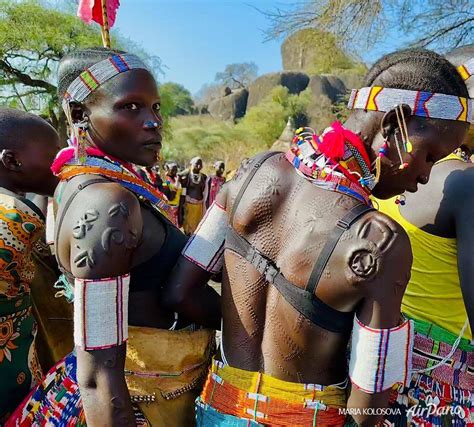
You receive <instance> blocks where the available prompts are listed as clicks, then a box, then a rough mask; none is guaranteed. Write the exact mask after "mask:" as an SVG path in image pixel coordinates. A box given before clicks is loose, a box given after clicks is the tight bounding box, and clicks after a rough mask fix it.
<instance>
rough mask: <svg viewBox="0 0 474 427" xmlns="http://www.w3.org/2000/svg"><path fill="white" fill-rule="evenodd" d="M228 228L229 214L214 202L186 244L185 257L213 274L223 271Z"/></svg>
mask: <svg viewBox="0 0 474 427" xmlns="http://www.w3.org/2000/svg"><path fill="white" fill-rule="evenodd" d="M227 228H228V220H227V213H226V211H225V209H224V208H223V207H222V206H220V205H219V204H218V203H216V202H214V203H213V204H212V206H211V207H210V208H209V209H208V211H207V212H206V214H205V215H204V218H203V219H202V220H201V222H200V223H199V226H198V228H197V229H196V230H195V232H194V234H193V235H192V236H191V238H190V239H189V240H188V242H187V243H186V246H185V247H184V249H183V255H184V257H186V258H187V259H189V260H190V261H191V262H193V263H195V264H197V265H199V266H200V267H201V268H203V269H204V270H206V271H209V272H211V273H217V272H219V271H221V269H222V263H223V255H224V241H225V236H226V233H227Z"/></svg>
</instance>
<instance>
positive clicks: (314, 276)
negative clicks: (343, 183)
mask: <svg viewBox="0 0 474 427" xmlns="http://www.w3.org/2000/svg"><path fill="white" fill-rule="evenodd" d="M276 154H281V153H278V152H267V153H265V154H264V155H263V156H262V157H260V158H259V159H258V160H257V161H256V162H255V163H254V164H253V167H252V169H251V171H250V172H249V174H248V175H247V177H246V179H245V181H244V183H243V184H242V187H241V188H240V190H239V192H238V194H237V197H236V199H235V201H234V204H233V206H232V212H231V215H230V226H229V229H228V233H227V237H226V248H227V249H230V250H232V251H234V252H236V253H237V254H239V255H240V256H242V257H243V258H245V259H246V260H247V261H249V262H250V264H252V266H254V268H255V269H256V270H257V271H258V272H259V273H260V274H262V275H264V276H265V279H266V280H267V281H268V283H271V284H272V285H274V286H275V287H276V288H277V289H278V291H279V292H280V293H281V294H282V295H283V297H284V298H285V300H286V301H287V302H288V303H289V304H290V305H291V306H292V307H293V308H295V309H296V310H297V311H298V312H299V313H301V314H302V315H303V316H304V317H306V318H307V319H308V320H310V321H311V322H313V323H314V324H316V325H318V326H320V327H322V328H324V329H326V330H328V331H331V332H336V333H341V334H349V333H350V332H351V330H352V323H353V319H354V312H342V311H339V310H335V309H334V308H332V307H330V306H329V305H327V304H326V303H324V302H323V301H321V300H320V299H319V298H318V297H317V296H316V295H315V290H316V287H317V286H318V283H319V280H320V278H321V276H322V274H323V272H324V269H325V268H326V265H327V263H328V262H329V259H330V257H331V255H332V253H333V252H334V249H335V248H336V246H337V243H338V242H339V239H340V238H341V236H342V234H343V233H344V232H345V231H346V230H348V229H349V228H350V226H351V225H352V224H353V223H354V222H355V221H357V220H358V219H359V218H360V217H362V216H363V215H365V214H366V213H367V212H370V211H373V210H374V208H372V207H371V206H368V205H365V204H362V203H360V204H357V205H355V206H354V207H353V208H352V209H350V210H349V212H347V213H346V215H344V217H343V218H342V219H339V220H338V221H337V222H336V224H335V227H334V228H333V229H332V231H331V234H330V236H329V238H328V240H327V241H326V244H325V245H324V247H323V249H322V251H321V253H320V255H319V258H318V259H317V261H316V263H315V264H314V267H313V271H312V272H311V275H310V278H309V280H308V283H307V284H306V287H305V288H304V289H302V288H299V287H298V286H296V285H294V284H293V283H291V282H290V281H288V280H287V279H286V278H285V276H283V274H282V273H281V272H280V270H279V269H278V267H277V266H276V264H275V263H274V262H273V261H272V260H271V259H270V258H269V257H267V256H266V255H264V254H263V253H262V252H260V251H259V250H258V249H256V248H255V247H254V246H252V245H251V244H250V243H249V242H248V241H247V240H246V239H244V238H243V237H242V236H241V235H240V234H238V233H237V232H236V231H235V229H234V228H233V225H232V224H233V221H234V215H235V212H236V210H237V207H238V205H239V203H240V201H241V199H242V196H243V195H244V193H245V190H246V189H247V187H248V186H249V184H250V181H251V180H252V179H253V177H254V176H255V174H256V173H257V171H258V169H259V168H260V166H261V165H262V164H263V163H264V162H265V161H266V160H268V159H269V158H270V157H272V156H274V155H276Z"/></svg>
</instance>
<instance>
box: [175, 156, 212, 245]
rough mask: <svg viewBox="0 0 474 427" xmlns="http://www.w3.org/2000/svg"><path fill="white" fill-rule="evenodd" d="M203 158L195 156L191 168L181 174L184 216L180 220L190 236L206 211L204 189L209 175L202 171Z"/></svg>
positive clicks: (190, 163) (190, 164) (185, 231)
mask: <svg viewBox="0 0 474 427" xmlns="http://www.w3.org/2000/svg"><path fill="white" fill-rule="evenodd" d="M202 167H203V163H202V159H201V158H200V157H194V158H193V159H191V161H190V162H189V169H187V170H185V171H183V172H182V173H181V174H180V181H181V186H182V187H183V192H182V194H181V203H182V205H183V206H184V218H182V221H180V224H182V226H183V230H184V233H185V234H186V235H187V236H190V235H191V234H192V233H193V232H194V230H196V228H197V226H198V225H199V222H200V221H201V219H202V217H203V216H204V213H205V211H206V209H205V205H204V202H205V201H204V191H205V189H206V179H207V176H206V175H205V174H203V173H202V172H201V170H202Z"/></svg>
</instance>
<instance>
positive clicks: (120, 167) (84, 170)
mask: <svg viewBox="0 0 474 427" xmlns="http://www.w3.org/2000/svg"><path fill="white" fill-rule="evenodd" d="M87 152H88V154H89V155H88V156H87V157H86V159H85V161H84V162H83V163H80V162H79V160H77V159H75V158H71V159H69V160H68V161H66V162H60V163H57V161H55V163H53V168H54V171H55V174H56V175H57V176H58V177H59V179H61V180H62V181H68V180H70V179H71V178H73V177H75V176H78V175H86V174H87V175H101V176H103V177H105V178H109V179H110V180H112V181H114V182H117V183H118V184H120V185H122V186H123V187H125V188H126V189H128V190H130V191H131V192H133V193H134V194H136V195H137V196H138V198H139V200H141V201H142V202H148V203H149V204H150V205H151V206H152V207H153V208H155V209H157V210H158V211H159V212H160V213H161V214H163V215H164V216H165V217H166V218H168V219H169V220H170V221H171V215H170V212H171V206H170V205H169V204H168V199H167V198H166V196H165V195H164V194H163V193H162V192H161V191H159V190H158V189H156V188H155V187H153V186H152V185H150V184H148V183H147V182H145V181H144V180H143V179H142V178H141V177H140V176H139V175H138V174H137V173H136V172H135V171H134V170H133V167H132V166H131V165H129V164H127V163H124V162H122V161H120V160H118V159H112V158H110V157H109V156H107V155H106V154H105V153H102V152H101V151H100V150H98V149H95V148H87ZM171 222H172V221H171Z"/></svg>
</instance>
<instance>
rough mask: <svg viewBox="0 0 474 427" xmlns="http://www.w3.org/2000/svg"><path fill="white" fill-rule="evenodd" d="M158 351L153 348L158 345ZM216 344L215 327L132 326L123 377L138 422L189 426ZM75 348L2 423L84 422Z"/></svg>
mask: <svg viewBox="0 0 474 427" xmlns="http://www.w3.org/2000/svg"><path fill="white" fill-rule="evenodd" d="M157 348H158V349H160V351H156V349H157ZM214 349H215V341H214V331H210V330H207V329H201V330H198V331H188V330H179V331H167V330H163V329H155V328H142V327H134V326H130V331H129V342H128V346H127V356H126V361H125V379H126V381H127V386H128V389H129V391H130V396H131V399H132V404H133V408H134V412H135V420H136V425H137V426H148V425H150V424H151V425H154V426H171V425H177V426H188V425H191V422H192V420H193V419H194V400H195V399H196V397H197V395H198V391H197V390H199V389H200V385H201V384H202V381H203V379H204V377H205V374H206V372H207V369H208V366H209V362H210V359H211V357H212V354H213V352H214ZM76 369H77V359H76V356H75V354H74V353H71V354H69V355H67V356H66V357H65V358H64V359H63V360H61V361H60V362H58V363H57V364H56V366H54V367H53V368H52V369H51V370H50V371H49V372H48V374H47V375H46V376H45V378H44V379H43V382H42V383H41V384H40V385H39V386H38V387H37V388H36V389H35V390H33V391H32V392H31V393H30V395H29V396H28V397H27V398H26V399H25V400H24V402H23V403H22V404H21V405H20V406H19V407H18V408H17V410H16V411H15V412H14V414H13V415H12V416H11V417H10V419H9V420H8V422H7V424H6V426H5V427H13V426H16V427H30V426H31V427H33V426H40V425H47V426H58V427H66V426H67V427H69V426H70V427H73V426H85V425H86V423H85V415H84V409H83V404H82V398H81V395H80V390H79V386H78V384H77V376H76Z"/></svg>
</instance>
